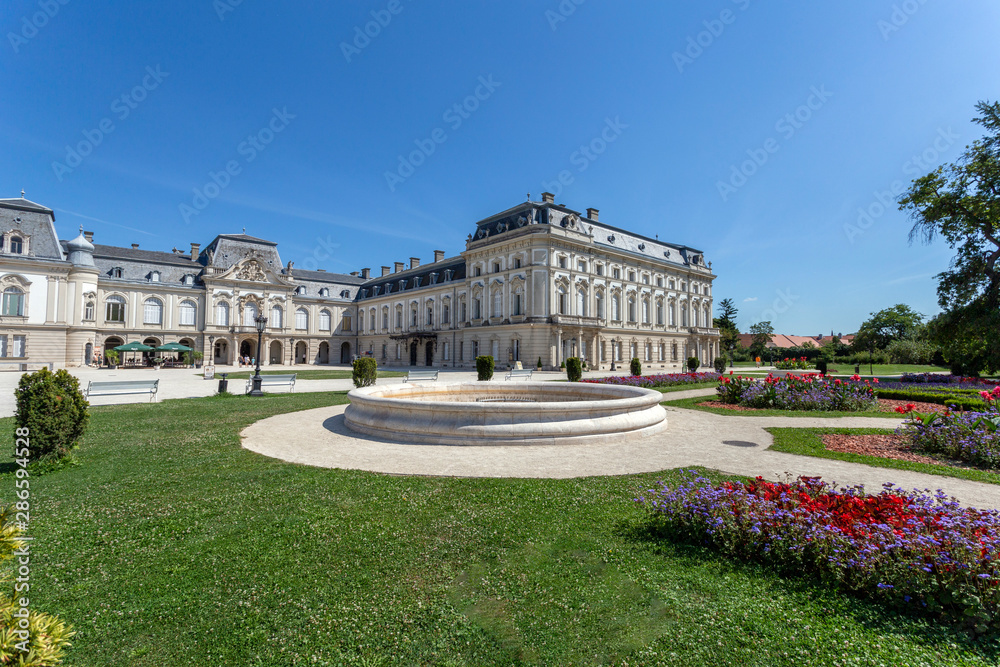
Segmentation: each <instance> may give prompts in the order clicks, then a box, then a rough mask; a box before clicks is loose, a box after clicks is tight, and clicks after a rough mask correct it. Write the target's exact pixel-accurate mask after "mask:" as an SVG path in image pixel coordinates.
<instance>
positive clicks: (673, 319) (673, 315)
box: [667, 301, 677, 327]
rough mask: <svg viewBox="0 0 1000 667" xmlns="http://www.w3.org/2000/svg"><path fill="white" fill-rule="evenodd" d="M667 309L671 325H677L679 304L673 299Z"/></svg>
mask: <svg viewBox="0 0 1000 667" xmlns="http://www.w3.org/2000/svg"><path fill="white" fill-rule="evenodd" d="M667 310H668V311H669V317H670V326H672V327H674V326H677V304H675V303H674V302H673V301H671V302H670V304H669V306H668V307H667Z"/></svg>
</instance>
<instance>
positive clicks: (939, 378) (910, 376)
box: [899, 373, 1000, 389]
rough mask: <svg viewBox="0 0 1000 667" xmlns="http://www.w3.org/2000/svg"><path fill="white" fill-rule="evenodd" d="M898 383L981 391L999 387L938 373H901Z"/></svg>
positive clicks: (982, 381)
mask: <svg viewBox="0 0 1000 667" xmlns="http://www.w3.org/2000/svg"><path fill="white" fill-rule="evenodd" d="M899 381H900V382H908V383H911V384H912V383H918V384H927V383H929V384H941V385H968V388H974V389H982V388H983V387H984V386H985V387H995V386H997V385H1000V382H997V381H996V380H984V379H982V378H973V377H962V376H960V375H942V374H940V373H903V374H902V375H901V376H900V378H899Z"/></svg>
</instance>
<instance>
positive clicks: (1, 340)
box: [0, 334, 7, 358]
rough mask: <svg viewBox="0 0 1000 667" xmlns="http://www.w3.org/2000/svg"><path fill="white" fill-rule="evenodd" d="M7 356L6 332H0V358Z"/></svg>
mask: <svg viewBox="0 0 1000 667" xmlns="http://www.w3.org/2000/svg"><path fill="white" fill-rule="evenodd" d="M6 356H7V334H0V358H2V357H6Z"/></svg>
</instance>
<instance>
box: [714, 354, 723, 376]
mask: <svg viewBox="0 0 1000 667" xmlns="http://www.w3.org/2000/svg"><path fill="white" fill-rule="evenodd" d="M712 365H713V366H714V367H715V372H716V373H724V372H725V371H726V358H725V357H716V358H715V361H713V362H712Z"/></svg>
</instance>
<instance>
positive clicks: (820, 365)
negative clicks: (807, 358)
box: [816, 357, 830, 373]
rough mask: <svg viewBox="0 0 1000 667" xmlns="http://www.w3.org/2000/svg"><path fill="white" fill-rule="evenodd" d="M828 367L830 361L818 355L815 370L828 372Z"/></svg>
mask: <svg viewBox="0 0 1000 667" xmlns="http://www.w3.org/2000/svg"><path fill="white" fill-rule="evenodd" d="M829 368H830V362H829V361H827V360H826V359H824V358H823V357H820V358H819V359H817V360H816V370H818V371H819V372H820V373H828V372H829Z"/></svg>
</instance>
